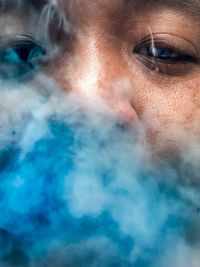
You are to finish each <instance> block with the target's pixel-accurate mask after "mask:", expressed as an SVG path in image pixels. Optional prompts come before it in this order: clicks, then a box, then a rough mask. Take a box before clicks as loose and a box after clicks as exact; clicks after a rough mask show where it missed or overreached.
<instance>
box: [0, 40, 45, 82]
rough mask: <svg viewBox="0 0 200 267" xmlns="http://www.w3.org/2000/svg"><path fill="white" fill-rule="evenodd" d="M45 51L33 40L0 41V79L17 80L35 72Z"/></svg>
mask: <svg viewBox="0 0 200 267" xmlns="http://www.w3.org/2000/svg"><path fill="white" fill-rule="evenodd" d="M45 54H46V51H45V50H44V49H43V48H42V47H41V46H40V45H39V44H38V43H37V42H35V41H34V40H32V39H31V40H28V38H25V40H24V38H20V37H19V38H17V40H13V39H12V40H9V39H8V40H3V42H2V44H1V39H0V79H10V78H17V77H20V76H22V75H24V74H27V73H28V72H30V71H33V70H36V68H37V67H38V66H39V65H40V64H41V58H42V57H43V56H44V55H45Z"/></svg>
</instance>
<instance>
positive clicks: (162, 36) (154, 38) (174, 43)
mask: <svg viewBox="0 0 200 267" xmlns="http://www.w3.org/2000/svg"><path fill="white" fill-rule="evenodd" d="M145 42H151V43H157V44H158V43H161V44H163V45H165V46H167V47H169V48H173V49H175V50H176V51H179V52H182V53H186V54H189V55H191V56H193V57H195V58H196V57H198V55H199V54H200V52H199V51H198V49H197V47H196V46H195V45H194V44H193V43H192V42H191V41H190V40H187V39H185V38H183V37H180V36H178V35H175V34H171V33H170V34H169V33H163V32H158V33H151V34H149V35H146V36H144V37H143V38H142V39H140V41H139V42H138V43H137V45H139V44H142V43H145Z"/></svg>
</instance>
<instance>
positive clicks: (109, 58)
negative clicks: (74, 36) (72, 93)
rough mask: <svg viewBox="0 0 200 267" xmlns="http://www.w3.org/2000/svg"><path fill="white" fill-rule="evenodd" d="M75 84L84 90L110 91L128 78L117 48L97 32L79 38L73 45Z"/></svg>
mask: <svg viewBox="0 0 200 267" xmlns="http://www.w3.org/2000/svg"><path fill="white" fill-rule="evenodd" d="M74 54H75V55H77V56H75V62H76V63H75V64H76V67H75V72H76V81H75V83H76V86H77V88H76V89H78V90H80V91H81V92H83V93H84V94H90V95H91V94H97V93H98V94H99V93H100V94H103V95H106V94H107V95H108V94H109V93H110V94H113V93H114V91H116V92H117V91H118V88H117V87H119V86H120V83H121V84H122V81H123V80H124V81H126V83H127V79H128V75H127V71H126V69H127V68H126V65H125V63H124V62H123V59H122V56H121V51H120V50H118V51H117V48H116V47H114V46H112V43H109V41H108V39H106V38H104V37H103V36H101V35H99V36H98V34H92V35H91V34H88V35H86V36H84V38H80V41H79V42H78V45H77V46H76V48H75V53H74Z"/></svg>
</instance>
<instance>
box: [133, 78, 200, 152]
mask: <svg viewBox="0 0 200 267" xmlns="http://www.w3.org/2000/svg"><path fill="white" fill-rule="evenodd" d="M144 88H148V90H146V89H145V90H143V93H141V92H142V90H140V93H138V101H137V103H138V112H139V113H140V114H139V117H140V120H141V121H142V122H143V125H144V128H145V133H146V143H147V145H148V146H149V147H150V150H151V151H153V152H154V153H155V154H162V155H165V154H169V155H171V154H176V153H177V152H179V151H183V150H185V149H187V148H188V146H190V145H191V143H193V142H199V141H200V123H199V120H200V119H199V118H200V109H199V107H200V90H199V89H198V88H200V86H199V85H198V84H195V83H193V86H191V85H190V86H189V84H188V86H183V84H177V85H176V87H175V86H174V87H171V88H169V87H168V88H167V87H166V86H164V85H163V87H162V88H161V87H156V86H148V85H146V87H144Z"/></svg>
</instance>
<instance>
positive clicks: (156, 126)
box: [1, 0, 200, 157]
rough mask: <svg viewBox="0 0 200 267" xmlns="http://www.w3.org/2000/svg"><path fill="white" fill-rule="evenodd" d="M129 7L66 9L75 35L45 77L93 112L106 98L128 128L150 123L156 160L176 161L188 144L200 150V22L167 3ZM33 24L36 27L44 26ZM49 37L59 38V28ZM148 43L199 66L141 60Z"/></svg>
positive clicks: (81, 2)
mask: <svg viewBox="0 0 200 267" xmlns="http://www.w3.org/2000/svg"><path fill="white" fill-rule="evenodd" d="M126 2H128V1H123V0H109V1H105V0H98V1H92V2H91V1H86V0H78V1H74V0H73V1H64V0H63V1H60V2H59V7H60V8H62V10H64V13H65V16H66V18H67V20H68V23H69V25H70V26H71V30H70V32H67V33H66V31H64V30H62V31H61V33H60V36H59V45H60V47H61V50H60V53H58V55H57V56H56V57H54V58H53V59H51V60H49V62H48V64H47V65H46V66H45V68H44V70H45V72H46V73H48V74H49V75H51V76H52V77H53V78H54V79H55V80H56V81H57V83H58V84H59V85H60V87H61V88H62V89H63V90H64V91H66V92H69V91H76V92H77V93H78V94H80V96H81V97H86V98H87V99H88V100H89V101H90V102H91V103H93V104H95V102H96V101H97V98H98V97H99V96H100V97H102V98H103V99H104V100H105V101H106V103H107V104H108V105H109V106H110V107H111V108H112V109H113V111H114V112H115V113H116V114H117V116H118V117H119V120H121V121H122V122H123V123H125V124H132V123H136V122H137V121H139V122H143V125H144V127H145V134H146V140H147V142H146V143H147V146H150V150H151V151H152V152H153V154H154V155H156V156H158V157H160V155H162V157H170V155H172V153H174V155H175V154H178V153H180V152H181V151H182V150H184V149H187V146H188V145H189V138H188V137H190V140H192V141H193V140H195V141H197V142H198V141H199V138H200V124H199V123H198V120H199V107H200V78H199V77H200V63H199V62H200V27H199V25H198V23H199V21H198V18H197V17H196V16H195V15H194V14H190V13H189V12H187V11H185V9H183V10H182V9H178V8H177V9H176V8H172V7H170V6H164V4H163V3H162V1H160V2H161V3H160V4H158V5H156V4H155V3H154V5H153V4H152V5H150V6H148V5H145V4H143V5H142V4H141V5H140V6H139V7H137V6H136V7H134V1H132V4H131V6H129V5H128V4H127V6H126V5H125V3H126ZM141 2H142V1H141ZM154 2H156V1H154ZM174 2H176V1H174ZM177 2H178V1H177ZM181 2H182V3H184V1H181ZM191 2H192V1H191ZM4 16H6V17H7V18H8V17H9V14H8V13H7V14H6V15H4ZM10 17H12V20H13V18H14V20H15V22H16V21H17V22H18V29H17V30H15V32H17V33H18V34H19V31H20V33H21V32H24V33H25V34H32V32H34V29H36V28H37V27H33V29H32V30H30V27H28V28H27V27H26V26H25V25H27V23H24V22H22V19H21V20H20V19H19V16H17V15H16V13H15V14H14V13H13V14H11V15H10ZM28 19H29V20H30V16H28ZM34 19H35V20H34ZM34 19H32V20H31V23H32V25H33V24H34V23H33V21H35V23H36V22H37V21H38V18H37V17H36V18H34ZM15 25H16V23H15ZM35 25H36V24H35ZM15 27H16V26H15ZM20 27H21V28H20ZM16 28H17V27H16ZM1 31H2V32H1V35H5V34H6V33H5V32H3V30H1ZM50 31H51V32H52V36H51V38H54V37H53V33H54V32H57V30H55V25H51V29H50ZM55 38H56V37H55ZM144 38H146V39H147V40H148V42H149V43H151V44H152V43H153V44H154V43H159V42H162V45H163V43H164V47H170V48H172V49H174V50H175V51H176V50H181V53H182V54H184V55H185V54H186V55H189V56H192V57H193V58H195V59H196V61H195V62H188V61H187V60H186V61H184V62H183V61H176V62H171V61H166V60H157V59H155V58H154V59H152V58H149V57H148V56H146V57H144V55H143V54H142V53H141V51H140V52H139V53H138V52H134V49H135V48H136V47H137V46H138V45H139V44H141V41H142V40H143V39H144Z"/></svg>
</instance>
